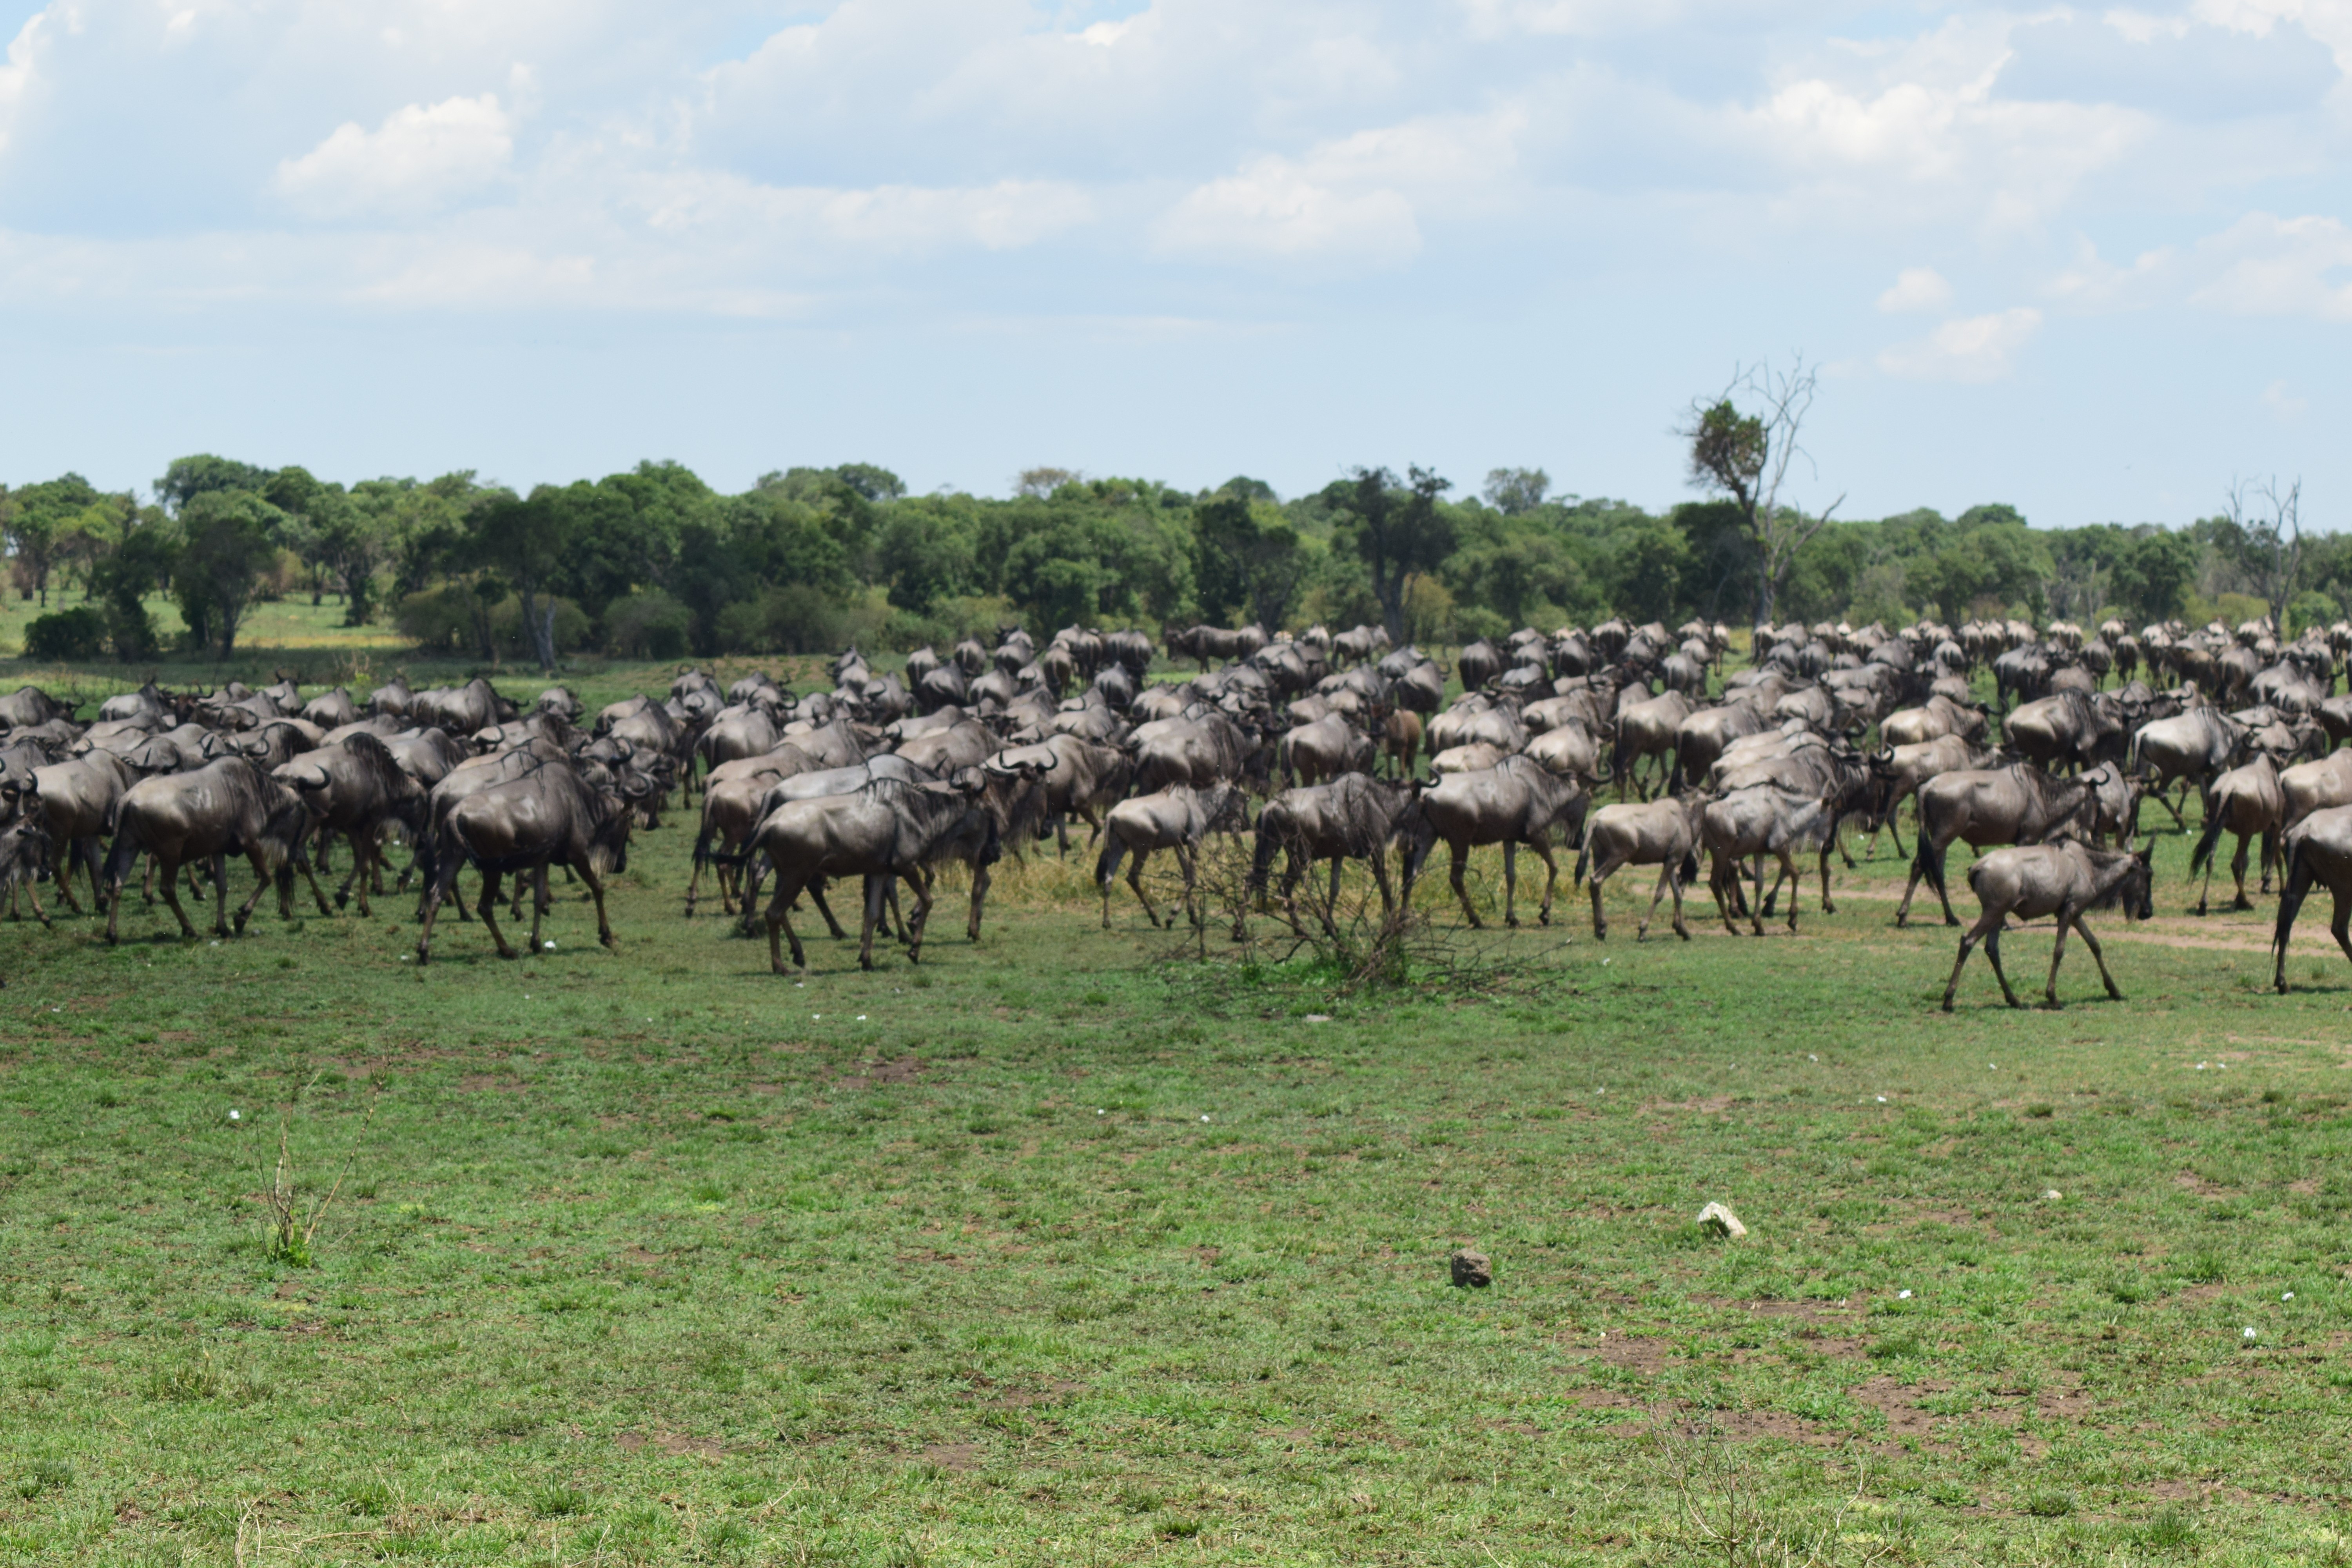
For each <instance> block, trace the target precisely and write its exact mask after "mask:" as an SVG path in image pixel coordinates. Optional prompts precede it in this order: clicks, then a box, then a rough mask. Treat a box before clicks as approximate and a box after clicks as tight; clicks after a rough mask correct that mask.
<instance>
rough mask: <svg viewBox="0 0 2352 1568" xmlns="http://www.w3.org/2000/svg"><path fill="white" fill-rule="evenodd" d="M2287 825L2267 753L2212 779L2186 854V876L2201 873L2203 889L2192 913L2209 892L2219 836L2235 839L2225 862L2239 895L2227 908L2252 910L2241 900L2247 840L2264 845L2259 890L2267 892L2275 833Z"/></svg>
mask: <svg viewBox="0 0 2352 1568" xmlns="http://www.w3.org/2000/svg"><path fill="white" fill-rule="evenodd" d="M2284 826H2286V791H2285V789H2284V788H2283V787H2282V786H2281V785H2280V784H2279V770H2278V764H2277V763H2274V762H2273V761H2272V760H2271V757H2270V754H2269V753H2268V752H2262V753H2259V754H2257V755H2256V756H2255V758H2254V760H2253V761H2252V762H2251V763H2247V764H2246V765H2245V766H2243V767H2240V768H2231V770H2230V771H2229V772H2228V773H2223V774H2222V775H2221V777H2220V778H2218V779H2215V780H2214V781H2213V787H2212V788H2211V789H2210V790H2208V791H2207V792H2206V794H2205V830H2204V831H2203V832H2202V833H2200V834H2199V835H2198V836H2197V847H2196V848H2195V849H2193V850H2191V851H2190V852H2189V875H2190V876H2192V877H2193V876H2195V875H2196V874H2197V870H2198V868H2199V867H2200V866H2201V867H2203V868H2204V871H2205V882H2204V885H2203V886H2202V887H2201V888H2200V889H2198V893H2197V912H2198V913H2199V914H2200V915H2201V914H2203V913H2204V912H2205V910H2206V902H2207V900H2208V898H2209V897H2210V894H2211V893H2212V890H2213V854H2214V851H2215V850H2216V849H2217V848H2219V847H2220V846H2221V835H2222V834H2223V833H2225V832H2228V833H2234V834H2236V835H2237V837H2238V852H2237V853H2236V854H2235V855H2233V856H2231V858H2230V874H2231V877H2233V878H2235V879H2237V884H2238V896H2237V898H2236V899H2235V900H2232V901H2231V905H2230V907H2231V909H2233V910H2251V909H2252V908H2253V907H2254V906H2253V901H2252V900H2250V899H2248V898H2247V897H2246V841H2247V840H2248V839H2250V838H2255V837H2259V838H2261V840H2262V846H2263V865H2262V878H2263V892H2265V893H2267V892H2269V891H2270V890H2271V867H2272V865H2273V862H2274V861H2276V859H2277V858H2278V848H2279V843H2278V837H2279V830H2280V829H2281V828H2282V827H2284Z"/></svg>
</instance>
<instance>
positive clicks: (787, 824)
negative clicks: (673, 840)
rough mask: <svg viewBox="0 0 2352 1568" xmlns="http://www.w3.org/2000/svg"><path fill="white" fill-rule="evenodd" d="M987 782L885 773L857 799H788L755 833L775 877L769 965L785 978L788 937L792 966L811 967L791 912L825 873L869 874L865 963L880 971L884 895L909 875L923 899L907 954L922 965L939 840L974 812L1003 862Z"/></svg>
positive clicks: (973, 775)
mask: <svg viewBox="0 0 2352 1568" xmlns="http://www.w3.org/2000/svg"><path fill="white" fill-rule="evenodd" d="M983 787H985V786H984V783H983V781H982V778H981V775H980V773H979V771H978V770H977V769H971V770H967V771H966V772H965V773H963V774H962V775H961V777H960V778H959V779H958V780H957V781H955V782H953V783H949V784H937V783H930V784H925V783H915V782H912V781H906V780H898V779H877V780H875V781H874V782H872V783H870V784H866V785H865V786H864V787H863V788H861V789H859V790H858V791H857V792H856V794H854V795H818V796H816V797H814V798H813V799H808V800H788V801H786V802H784V803H783V804H782V805H779V806H777V807H776V809H775V810H773V811H772V812H770V813H769V814H768V816H767V817H766V819H765V820H764V821H762V822H761V824H760V826H759V828H758V830H757V832H756V833H754V835H753V842H754V844H755V845H756V846H757V847H758V848H759V850H760V852H761V853H762V854H764V855H765V856H766V857H767V858H768V863H769V864H770V865H771V866H772V867H773V868H775V875H776V889H775V893H774V895H773V896H772V898H771V899H770V900H769V902H768V914H767V921H768V967H769V969H770V970H771V971H772V973H777V974H782V973H783V972H784V959H783V949H782V940H784V939H789V940H790V942H792V949H793V967H794V968H795V969H803V970H804V969H806V968H807V967H808V955H807V952H805V950H803V948H802V946H801V939H800V933H799V932H798V931H794V930H793V924H792V919H791V910H792V906H793V901H794V900H797V899H798V898H799V897H800V894H801V889H803V888H804V887H806V886H808V885H809V884H810V883H811V882H813V881H814V879H817V878H819V877H824V878H827V879H839V878H845V877H856V878H859V879H863V883H864V886H865V889H866V913H865V923H864V928H863V930H862V931H861V932H860V934H859V942H858V949H857V962H858V965H859V967H861V968H865V969H871V968H873V967H874V927H875V925H876V923H877V921H880V919H881V918H882V904H883V900H884V899H885V898H886V897H887V895H888V893H889V890H890V886H891V882H892V880H893V879H899V878H903V879H906V880H907V881H908V882H909V883H911V884H912V885H913V886H914V888H915V889H916V902H915V912H914V915H913V918H912V919H910V920H909V921H908V927H907V931H908V952H907V957H908V962H909V963H919V962H920V960H921V957H922V951H923V927H924V925H925V923H926V922H927V921H929V918H930V912H931V894H930V879H929V875H928V874H927V872H926V869H925V867H926V863H927V862H928V861H929V859H930V858H931V857H932V855H933V853H934V852H935V850H936V849H937V847H938V845H939V842H940V839H942V838H945V837H949V836H950V835H952V834H954V833H956V832H958V831H959V830H961V828H963V827H964V826H966V825H967V823H968V822H971V820H972V819H973V818H974V817H975V816H976V817H977V818H978V823H977V826H979V828H980V830H981V831H982V833H983V834H984V835H985V836H986V847H985V848H984V849H983V850H982V859H983V860H991V859H993V858H995V857H994V854H993V850H994V848H995V834H994V824H993V822H992V821H991V820H990V819H989V817H988V815H987V812H986V810H985V808H984V807H982V805H981V804H980V802H979V801H978V800H977V798H976V796H977V795H978V793H979V791H980V790H981V789H982V788H983Z"/></svg>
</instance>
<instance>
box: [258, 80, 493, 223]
mask: <svg viewBox="0 0 2352 1568" xmlns="http://www.w3.org/2000/svg"><path fill="white" fill-rule="evenodd" d="M513 157H514V123H513V121H512V120H511V118H510V117H509V115H508V113H507V111H506V110H503V109H501V108H500V107H499V100H498V95H497V94H496V93H484V94H483V95H482V96H481V97H479V98H451V99H445V100H442V101H441V102H439V103H435V104H417V103H412V104H410V105H409V106H408V107H406V108H405V109H400V110H394V112H393V113H392V114H390V115H389V116H387V117H386V118H385V119H384V121H383V123H382V124H381V125H379V126H377V127H376V129H375V130H373V131H365V130H362V129H361V128H360V126H359V124H358V123H357V122H356V121H345V122H344V123H343V124H341V125H340V126H338V127H336V129H335V131H334V132H333V134H331V135H330V136H329V137H328V138H327V139H326V140H325V141H323V142H320V143H319V144H318V145H317V146H316V147H313V148H312V149H311V150H310V152H308V153H304V154H302V156H300V157H299V158H289V159H287V160H286V161H284V162H283V163H279V164H278V174H277V177H276V178H275V179H274V180H273V181H272V182H271V188H272V189H273V190H275V191H276V192H277V194H278V195H280V196H283V197H284V198H286V199H287V200H288V201H289V202H290V203H292V204H293V205H295V206H296V207H298V208H299V209H300V210H301V211H303V212H305V213H307V214H309V215H310V216H314V217H323V218H348V217H384V216H404V215H410V214H417V213H425V212H431V211H433V210H435V209H436V208H439V207H442V206H445V205H448V204H449V203H451V202H455V201H458V200H462V199H463V198H465V197H467V196H472V195H478V194H480V193H481V192H482V191H483V190H484V189H485V188H486V187H488V186H489V185H491V184H495V183H496V182H497V181H498V180H499V178H500V176H502V175H504V174H506V173H507V170H508V167H509V163H511V162H512V160H513Z"/></svg>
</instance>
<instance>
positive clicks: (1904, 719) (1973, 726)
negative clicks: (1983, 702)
mask: <svg viewBox="0 0 2352 1568" xmlns="http://www.w3.org/2000/svg"><path fill="white" fill-rule="evenodd" d="M1984 732H1985V713H1984V710H1982V709H1981V708H1970V707H1965V706H1963V705H1962V704H1960V703H1958V702H1955V701H1953V700H1951V699H1950V698H1948V697H1930V698H1929V699H1928V700H1927V706H1926V707H1924V708H1906V709H1904V710H1902V711H1901V712H1899V713H1890V714H1888V715H1887V716H1886V717H1885V719H1884V720H1883V721H1880V723H1879V726H1878V740H1879V743H1880V744H1881V745H1885V746H1916V745H1919V744H1921V743H1923V742H1927V741H1933V740H1937V739H1938V738H1940V737H1942V736H1945V735H1957V736H1958V737H1959V738H1960V739H1962V740H1964V741H1974V740H1977V739H1979V737H1980V736H1982V735H1983V734H1984Z"/></svg>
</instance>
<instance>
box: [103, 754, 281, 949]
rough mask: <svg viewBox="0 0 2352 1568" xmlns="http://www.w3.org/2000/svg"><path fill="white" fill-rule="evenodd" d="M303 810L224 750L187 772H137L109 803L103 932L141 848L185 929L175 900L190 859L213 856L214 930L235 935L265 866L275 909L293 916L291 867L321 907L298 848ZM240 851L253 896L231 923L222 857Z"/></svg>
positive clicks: (187, 930) (118, 907)
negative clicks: (144, 775) (273, 884)
mask: <svg viewBox="0 0 2352 1568" xmlns="http://www.w3.org/2000/svg"><path fill="white" fill-rule="evenodd" d="M309 831H310V814H309V813H308V812H306V811H305V810H304V809H303V807H302V802H301V801H300V799H299V798H298V797H297V796H296V795H295V793H294V792H293V791H292V790H290V789H289V788H287V787H286V786H285V785H284V784H279V783H278V781H277V780H276V779H273V778H271V777H269V776H268V774H267V773H263V772H261V770H260V769H258V768H257V767H255V766H254V765H253V763H250V762H249V761H247V759H245V758H243V757H223V758H221V759H220V760H219V761H217V762H214V763H206V764H205V766H203V767H201V768H197V769H195V770H194V771H193V772H191V773H164V774H161V775H159V776H157V777H154V778H150V779H142V780H140V781H139V782H138V783H137V784H132V785H131V787H130V789H128V790H126V791H125V792H124V793H123V796H122V801H121V805H119V806H118V807H117V808H116V811H115V832H114V846H113V847H112V848H111V849H110V850H109V851H108V852H107V857H106V903H107V909H106V940H107V941H108V942H113V941H114V940H115V934H116V927H117V925H118V923H119V921H121V915H122V882H123V879H124V878H125V877H127V876H129V875H130V872H131V863H132V862H133V861H135V860H137V859H138V858H139V857H140V855H142V853H144V854H147V855H152V857H154V860H155V869H156V875H157V877H158V878H159V879H161V881H162V882H163V900H164V901H165V902H166V903H168V904H170V905H171V907H172V913H173V915H174V916H176V917H177V918H178V920H179V922H180V934H181V935H182V936H184V937H192V936H194V935H195V934H196V928H195V927H194V925H192V924H190V923H189V921H188V912H187V911H186V910H184V909H182V908H181V907H180V895H179V880H180V868H181V867H182V866H183V865H184V864H186V863H187V862H189V861H191V860H196V861H204V860H209V861H211V862H212V875H213V901H214V905H215V909H214V918H213V931H214V932H215V934H216V935H219V936H225V937H226V936H232V935H242V934H243V933H244V931H245V922H246V921H247V919H248V918H250V917H251V915H252V913H253V907H254V906H255V905H256V904H257V903H259V902H260V901H261V894H262V890H263V889H265V888H267V887H268V885H269V882H270V879H271V876H272V874H273V873H274V874H275V875H276V877H277V880H278V913H279V914H280V915H283V916H285V917H286V918H288V919H289V920H290V919H292V918H293V913H294V905H293V892H294V871H295V869H297V868H299V869H300V871H301V873H302V874H303V876H304V877H306V878H309V879H310V893H311V896H312V897H314V898H315V899H317V900H318V901H319V910H320V913H322V914H323V913H325V912H326V909H327V896H326V895H325V894H324V893H322V892H320V890H319V880H318V879H317V878H316V877H312V876H311V875H310V862H309V860H308V858H306V857H305V856H304V855H303V853H302V839H303V837H304V835H305V834H307V833H308V832H309ZM231 855H242V856H244V857H245V858H247V860H248V861H250V862H251V863H252V866H253V872H254V876H255V878H256V881H255V883H254V889H253V896H252V897H251V898H249V899H247V900H246V901H245V903H244V904H243V905H242V906H241V907H240V908H239V909H238V910H237V911H236V927H235V930H234V931H232V930H231V928H230V925H229V921H228V876H227V858H228V857H229V856H231Z"/></svg>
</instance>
